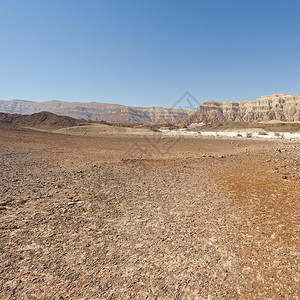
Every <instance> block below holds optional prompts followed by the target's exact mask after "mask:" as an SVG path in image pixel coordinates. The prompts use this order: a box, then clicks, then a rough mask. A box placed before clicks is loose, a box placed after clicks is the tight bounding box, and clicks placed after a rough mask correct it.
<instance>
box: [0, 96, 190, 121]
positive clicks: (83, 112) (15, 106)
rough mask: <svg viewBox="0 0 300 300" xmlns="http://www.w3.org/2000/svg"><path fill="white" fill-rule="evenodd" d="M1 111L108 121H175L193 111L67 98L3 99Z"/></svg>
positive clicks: (0, 102) (0, 106) (0, 101)
mask: <svg viewBox="0 0 300 300" xmlns="http://www.w3.org/2000/svg"><path fill="white" fill-rule="evenodd" d="M0 111H1V112H5V113H18V114H33V113H37V112H41V111H48V112H52V113H55V114H58V115H64V116H70V117H73V118H76V119H81V118H83V119H86V120H93V121H101V120H103V121H107V122H110V123H134V122H136V123H139V124H153V123H174V122H176V121H178V120H179V119H182V118H185V117H187V116H188V114H189V113H190V111H188V110H184V109H169V108H163V107H149V108H145V107H130V106H124V105H119V104H109V103H96V102H90V103H80V102H64V101H46V102H33V101H24V100H10V101H5V100H0Z"/></svg>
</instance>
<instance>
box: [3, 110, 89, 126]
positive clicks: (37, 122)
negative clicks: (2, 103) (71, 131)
mask: <svg viewBox="0 0 300 300" xmlns="http://www.w3.org/2000/svg"><path fill="white" fill-rule="evenodd" d="M82 123H88V121H85V120H77V119H74V118H71V117H67V116H58V115H55V114H53V113H49V112H40V113H35V114H32V115H21V114H7V113H0V126H29V127H31V126H34V127H47V128H63V127H73V126H78V125H81V124H82Z"/></svg>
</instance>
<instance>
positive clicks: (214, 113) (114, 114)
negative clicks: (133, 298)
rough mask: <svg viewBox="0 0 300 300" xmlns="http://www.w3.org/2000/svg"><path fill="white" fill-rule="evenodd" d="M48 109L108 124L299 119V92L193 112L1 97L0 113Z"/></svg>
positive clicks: (213, 104) (219, 104) (213, 105)
mask: <svg viewBox="0 0 300 300" xmlns="http://www.w3.org/2000/svg"><path fill="white" fill-rule="evenodd" d="M41 111H48V112H51V113H55V114H57V115H64V116H69V117H72V118H75V119H86V120H93V121H106V122H110V123H138V124H158V123H173V124H174V123H177V124H178V123H180V124H184V125H189V124H191V123H202V122H203V123H214V122H249V123H252V122H260V121H271V120H278V121H283V122H300V95H287V94H275V95H271V96H263V97H259V98H258V99H256V100H252V101H241V102H232V101H228V102H216V101H207V102H204V103H203V104H202V105H200V106H199V107H198V108H197V110H196V111H189V110H185V109H171V108H163V107H148V108H147V107H131V106H124V105H119V104H108V103H97V102H91V103H81V102H64V101H46V102H33V101H24V100H9V101H6V100H0V112H4V113H11V114H14V113H17V114H33V113H38V112H41Z"/></svg>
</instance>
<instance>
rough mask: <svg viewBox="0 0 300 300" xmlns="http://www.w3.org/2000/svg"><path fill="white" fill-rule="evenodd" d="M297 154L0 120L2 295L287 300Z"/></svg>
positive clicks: (293, 260) (293, 291)
mask: <svg viewBox="0 0 300 300" xmlns="http://www.w3.org/2000/svg"><path fill="white" fill-rule="evenodd" d="M299 152H300V145H299V142H296V141H294V142H292V141H283V140H274V141H262V140H251V139H241V140H236V139H234V140H230V139H217V138H209V137H199V138H183V137H181V138H176V137H159V138H155V137H154V138H150V137H147V138H145V137H143V136H136V137H130V136H129V137H128V136H124V137H120V136H108V135H103V136H99V137H89V136H68V135H62V134H51V133H46V132H32V131H29V130H27V131H26V130H8V129H0V160H1V169H0V175H1V177H0V181H1V186H0V298H1V299H222V298H227V299H299V279H300V278H299V231H298V230H299V211H300V210H299V200H300V161H299V160H300V158H299Z"/></svg>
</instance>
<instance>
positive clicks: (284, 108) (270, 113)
mask: <svg viewBox="0 0 300 300" xmlns="http://www.w3.org/2000/svg"><path fill="white" fill-rule="evenodd" d="M271 120H278V121H283V122H300V95H286V94H276V95H271V96H263V97H259V98H258V99H256V100H253V101H241V102H232V101H230V102H215V101H207V102H204V103H203V104H202V105H200V106H199V107H198V108H197V110H196V111H195V112H193V113H191V114H190V115H189V116H188V117H186V118H185V119H184V121H183V123H184V124H192V123H201V122H203V123H214V122H249V123H252V122H263V121H271Z"/></svg>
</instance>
